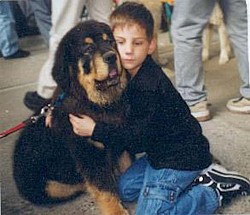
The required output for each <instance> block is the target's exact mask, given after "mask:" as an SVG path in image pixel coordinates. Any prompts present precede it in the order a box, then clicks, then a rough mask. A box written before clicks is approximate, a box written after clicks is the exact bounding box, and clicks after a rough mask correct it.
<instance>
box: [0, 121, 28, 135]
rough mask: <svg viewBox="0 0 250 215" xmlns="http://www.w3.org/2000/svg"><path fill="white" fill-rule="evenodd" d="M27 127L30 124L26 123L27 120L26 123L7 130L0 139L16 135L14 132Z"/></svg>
mask: <svg viewBox="0 0 250 215" xmlns="http://www.w3.org/2000/svg"><path fill="white" fill-rule="evenodd" d="M27 121H29V120H27ZM26 125H28V122H26V120H25V121H23V122H21V123H19V124H17V125H16V126H14V127H12V128H10V129H7V130H5V131H3V132H2V133H0V139H1V138H3V137H6V136H8V135H9V134H12V133H14V132H16V131H18V130H20V129H22V128H24V127H25V126H26Z"/></svg>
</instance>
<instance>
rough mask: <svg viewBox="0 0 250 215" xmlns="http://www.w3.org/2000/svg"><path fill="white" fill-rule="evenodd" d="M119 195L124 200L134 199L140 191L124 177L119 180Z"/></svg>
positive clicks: (130, 200)
mask: <svg viewBox="0 0 250 215" xmlns="http://www.w3.org/2000/svg"><path fill="white" fill-rule="evenodd" d="M118 189H119V190H118V192H119V197H120V199H121V200H122V201H124V202H132V201H135V200H136V199H137V198H138V196H139V193H140V189H136V188H133V187H132V186H131V183H130V181H128V180H125V179H120V180H119V188H118Z"/></svg>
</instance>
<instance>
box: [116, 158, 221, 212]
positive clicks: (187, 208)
mask: <svg viewBox="0 0 250 215" xmlns="http://www.w3.org/2000/svg"><path fill="white" fill-rule="evenodd" d="M199 174H200V171H179V170H173V169H158V170H157V169H154V168H152V167H151V166H150V164H149V163H148V161H147V158H146V156H144V157H142V158H140V159H138V160H137V161H136V162H135V163H134V164H133V165H132V166H131V167H130V168H129V169H128V170H127V171H126V172H125V173H124V174H123V175H122V176H121V177H120V179H119V194H120V198H121V200H122V201H124V202H133V201H138V202H137V208H136V215H156V214H162V215H164V214H165V215H184V214H185V215H196V214H197V215H198V214H213V213H214V212H215V210H216V209H217V208H218V207H219V198H218V196H217V194H216V192H215V191H214V190H213V189H212V188H210V187H206V186H202V185H197V186H192V187H191V186H190V184H191V183H192V182H193V180H194V179H195V178H196V177H197V176H198V175H199Z"/></svg>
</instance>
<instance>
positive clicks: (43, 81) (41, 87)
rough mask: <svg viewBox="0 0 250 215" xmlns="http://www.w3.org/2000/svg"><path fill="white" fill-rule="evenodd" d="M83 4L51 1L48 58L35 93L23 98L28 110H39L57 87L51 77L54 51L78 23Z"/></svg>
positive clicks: (82, 2)
mask: <svg viewBox="0 0 250 215" xmlns="http://www.w3.org/2000/svg"><path fill="white" fill-rule="evenodd" d="M85 3H86V1H85V0H74V4H72V2H71V1H67V0H61V1H52V28H51V31H50V45H49V56H48V58H47V61H46V62H45V63H44V65H43V67H42V69H41V71H40V75H39V79H38V86H37V92H27V93H26V95H25V97H24V104H25V105H26V106H27V107H28V108H29V109H31V110H34V111H37V110H39V109H40V108H41V107H42V106H43V105H44V104H45V103H46V102H47V101H46V100H47V99H50V98H51V97H52V95H53V93H54V90H55V88H56V86H57V85H56V82H55V81H54V79H53V77H52V68H53V65H54V56H55V52H56V49H57V47H58V44H59V42H60V40H61V39H62V37H63V36H64V35H65V33H66V32H67V31H69V30H70V29H71V28H72V27H73V26H74V25H76V24H77V22H78V21H79V17H80V14H81V11H82V8H83V5H84V4H85Z"/></svg>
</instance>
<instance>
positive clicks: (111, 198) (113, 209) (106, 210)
mask: <svg viewBox="0 0 250 215" xmlns="http://www.w3.org/2000/svg"><path fill="white" fill-rule="evenodd" d="M86 187H87V190H88V192H89V193H90V195H91V196H92V197H93V198H94V199H95V202H96V204H97V206H98V207H99V209H100V211H102V215H129V213H128V211H127V210H126V209H125V208H124V207H123V206H122V204H121V202H120V200H119V198H118V196H115V195H114V194H112V193H110V192H105V191H100V190H99V189H98V188H97V187H96V186H93V185H91V184H89V183H86Z"/></svg>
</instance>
